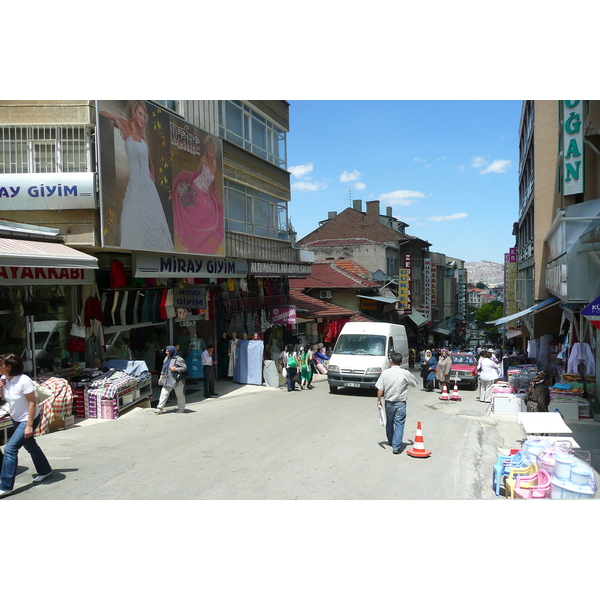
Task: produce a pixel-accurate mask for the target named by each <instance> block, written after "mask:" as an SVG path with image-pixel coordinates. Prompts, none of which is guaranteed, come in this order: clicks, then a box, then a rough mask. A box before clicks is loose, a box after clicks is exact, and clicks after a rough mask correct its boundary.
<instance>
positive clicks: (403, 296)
mask: <svg viewBox="0 0 600 600" xmlns="http://www.w3.org/2000/svg"><path fill="white" fill-rule="evenodd" d="M411 277H412V254H410V253H408V252H405V253H404V257H403V261H402V267H401V268H400V270H399V272H398V310H399V311H401V312H403V313H404V314H410V313H411V312H412V288H411Z"/></svg>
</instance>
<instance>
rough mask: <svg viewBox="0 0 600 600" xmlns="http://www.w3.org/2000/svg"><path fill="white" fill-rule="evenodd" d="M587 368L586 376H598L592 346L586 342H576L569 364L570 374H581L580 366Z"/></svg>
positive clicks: (568, 370)
mask: <svg viewBox="0 0 600 600" xmlns="http://www.w3.org/2000/svg"><path fill="white" fill-rule="evenodd" d="M580 364H581V365H583V366H584V368H585V373H584V374H585V375H596V363H595V360H594V355H593V354H592V350H591V349H590V345H589V344H588V343H586V342H575V343H574V344H573V348H572V349H571V353H570V354H569V360H568V363H567V372H568V373H579V365H580Z"/></svg>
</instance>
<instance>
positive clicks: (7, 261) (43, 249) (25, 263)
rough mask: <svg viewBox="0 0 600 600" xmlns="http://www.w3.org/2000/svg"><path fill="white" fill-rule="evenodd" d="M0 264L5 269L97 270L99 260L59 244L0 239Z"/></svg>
mask: <svg viewBox="0 0 600 600" xmlns="http://www.w3.org/2000/svg"><path fill="white" fill-rule="evenodd" d="M0 263H1V264H2V266H5V267H41V268H50V269H97V268H98V259H97V258H96V257H94V256H90V255H89V254H85V253H84V252H80V251H79V250H75V248H71V247H70V246H66V245H65V244H61V243H58V242H34V241H31V240H17V239H13V238H0Z"/></svg>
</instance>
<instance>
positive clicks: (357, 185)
mask: <svg viewBox="0 0 600 600" xmlns="http://www.w3.org/2000/svg"><path fill="white" fill-rule="evenodd" d="M354 187H355V188H356V189H357V190H364V189H365V188H366V187H367V186H366V185H365V184H364V183H363V182H362V181H357V182H356V183H355V184H354Z"/></svg>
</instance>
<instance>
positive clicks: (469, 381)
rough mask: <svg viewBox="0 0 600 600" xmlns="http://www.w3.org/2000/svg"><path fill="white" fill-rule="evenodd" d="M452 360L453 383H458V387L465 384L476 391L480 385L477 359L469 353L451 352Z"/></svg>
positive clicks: (451, 376) (451, 377) (451, 374)
mask: <svg viewBox="0 0 600 600" xmlns="http://www.w3.org/2000/svg"><path fill="white" fill-rule="evenodd" d="M450 359H451V360H452V369H451V370H450V381H451V383H452V384H454V382H455V381H456V385H457V386H460V385H462V384H465V385H468V386H469V387H470V388H471V389H472V390H476V389H477V386H478V385H479V376H478V375H477V361H476V360H475V357H474V356H473V355H472V354H470V353H468V352H450ZM448 391H450V390H448Z"/></svg>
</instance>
